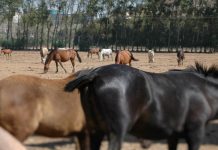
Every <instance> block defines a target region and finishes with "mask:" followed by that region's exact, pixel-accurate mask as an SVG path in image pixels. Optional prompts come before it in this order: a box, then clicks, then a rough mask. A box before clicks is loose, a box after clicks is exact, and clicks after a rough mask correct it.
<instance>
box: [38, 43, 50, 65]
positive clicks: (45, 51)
mask: <svg viewBox="0 0 218 150" xmlns="http://www.w3.org/2000/svg"><path fill="white" fill-rule="evenodd" d="M47 55H48V49H47V48H46V47H43V48H42V49H40V56H41V62H42V63H43V64H44V63H45V60H46V57H47Z"/></svg>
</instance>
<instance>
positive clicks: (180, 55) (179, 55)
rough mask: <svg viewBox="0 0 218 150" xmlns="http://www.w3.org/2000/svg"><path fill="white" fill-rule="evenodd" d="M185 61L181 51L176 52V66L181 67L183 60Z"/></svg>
mask: <svg viewBox="0 0 218 150" xmlns="http://www.w3.org/2000/svg"><path fill="white" fill-rule="evenodd" d="M184 59H185V54H184V51H183V50H182V49H181V50H179V51H178V52H177V62H178V66H181V65H183V60H184Z"/></svg>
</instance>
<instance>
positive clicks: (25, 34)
mask: <svg viewBox="0 0 218 150" xmlns="http://www.w3.org/2000/svg"><path fill="white" fill-rule="evenodd" d="M0 8H3V9H2V10H0V11H1V12H2V13H1V12H0V14H1V15H0V18H2V21H1V25H2V24H7V28H6V29H7V30H6V33H5V34H4V35H2V37H1V45H2V46H4V47H12V48H13V49H28V48H31V49H39V48H41V47H42V46H46V47H48V48H50V49H54V48H56V47H75V46H78V47H79V49H80V50H88V49H89V48H90V47H91V46H99V47H105V48H106V47H111V46H112V45H113V49H118V48H120V47H122V48H125V47H128V48H130V49H131V48H132V49H133V48H134V47H146V48H147V49H155V50H156V51H158V50H160V49H161V48H162V47H165V48H167V50H168V51H172V49H178V48H183V47H190V48H192V50H193V52H194V51H195V49H196V48H200V50H201V52H206V51H208V50H209V51H211V52H212V51H216V50H217V46H218V4H217V1H216V0H209V1H208V0H201V1H198V0H174V1H168V0H160V1H156V0H63V1H48V0H40V1H33V0H5V1H4V3H0ZM15 13H16V14H17V16H18V21H17V23H13V16H14V15H15Z"/></svg>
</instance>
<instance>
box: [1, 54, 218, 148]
mask: <svg viewBox="0 0 218 150" xmlns="http://www.w3.org/2000/svg"><path fill="white" fill-rule="evenodd" d="M79 54H80V56H81V58H82V61H83V62H82V63H79V62H78V61H77V60H76V67H75V69H76V71H78V70H80V69H86V68H92V67H98V66H102V65H107V64H112V63H114V60H111V59H106V60H105V61H102V62H100V61H99V60H98V58H97V56H96V55H93V58H92V59H91V58H87V57H86V55H87V53H84V52H79ZM133 55H134V56H135V57H136V58H138V59H139V61H136V62H132V66H133V67H136V68H139V69H141V70H145V71H149V72H164V71H167V70H169V69H183V68H185V67H187V66H189V65H194V62H195V61H199V62H202V63H204V64H205V65H208V66H209V65H211V64H214V63H215V64H218V53H217V54H192V53H186V54H185V57H186V58H185V61H184V65H183V66H182V67H178V66H177V62H176V54H175V53H156V54H155V62H154V63H150V64H149V63H148V58H147V53H133ZM113 56H114V57H115V54H114V55H113ZM113 59H114V58H113ZM63 65H64V66H65V68H66V69H67V70H68V73H64V71H63V70H62V68H59V72H58V73H57V74H56V73H55V70H56V69H55V63H54V62H52V63H51V64H50V69H49V71H48V73H47V74H43V67H44V66H43V64H41V62H40V55H39V52H38V51H14V52H13V54H12V57H11V58H10V59H6V58H5V57H4V56H2V55H1V56H0V79H3V78H5V77H7V76H11V75H15V74H28V75H34V76H38V77H41V78H49V79H57V78H64V77H66V76H68V75H70V73H71V71H72V66H71V63H70V62H69V61H68V62H65V63H63ZM217 123H218V121H215V122H213V123H211V124H210V125H209V126H208V128H207V133H206V137H205V139H204V142H203V145H202V147H201V150H217V149H218V140H217V139H218V125H217ZM24 144H25V146H26V147H27V149H28V150H73V149H75V144H74V143H73V142H72V140H71V139H70V138H48V137H43V136H38V135H33V136H31V137H29V138H28V139H27V140H26V141H25V143H24ZM106 147H107V142H104V143H103V144H102V149H103V150H105V149H106ZM122 149H123V150H124V149H125V150H141V149H142V148H141V147H140V144H139V143H138V142H136V141H135V140H127V141H126V142H125V143H124V145H123V148H122ZM165 149H167V146H166V144H165V141H158V142H155V143H154V144H152V146H151V147H150V148H149V150H165ZM179 149H180V150H185V149H187V148H186V144H185V143H184V142H183V141H182V142H181V144H180V145H179Z"/></svg>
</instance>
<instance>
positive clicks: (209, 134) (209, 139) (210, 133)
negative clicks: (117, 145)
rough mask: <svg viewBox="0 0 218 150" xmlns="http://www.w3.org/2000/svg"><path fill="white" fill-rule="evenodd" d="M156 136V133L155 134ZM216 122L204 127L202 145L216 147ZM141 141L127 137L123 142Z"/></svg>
mask: <svg viewBox="0 0 218 150" xmlns="http://www.w3.org/2000/svg"><path fill="white" fill-rule="evenodd" d="M157 134H158V133H157ZM217 139H218V120H216V121H215V122H212V123H209V124H208V125H207V126H206V132H205V136H204V139H203V141H202V145H218V140H217ZM141 141H142V140H140V139H138V138H136V137H134V136H131V135H127V136H126V138H125V142H128V143H137V142H141ZM152 143H161V144H167V141H166V140H158V141H152ZM180 143H186V142H185V141H184V140H180Z"/></svg>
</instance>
